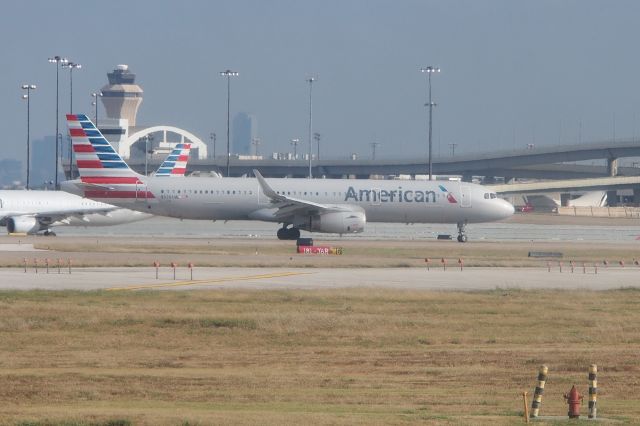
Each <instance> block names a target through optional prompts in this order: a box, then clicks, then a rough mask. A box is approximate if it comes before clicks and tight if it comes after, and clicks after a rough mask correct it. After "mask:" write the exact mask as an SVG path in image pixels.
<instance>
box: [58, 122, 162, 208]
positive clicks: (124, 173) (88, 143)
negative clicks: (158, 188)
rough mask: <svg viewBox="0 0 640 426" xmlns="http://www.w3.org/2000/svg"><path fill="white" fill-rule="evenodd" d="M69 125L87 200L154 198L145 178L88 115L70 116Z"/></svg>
mask: <svg viewBox="0 0 640 426" xmlns="http://www.w3.org/2000/svg"><path fill="white" fill-rule="evenodd" d="M67 125H68V126H69V133H70V135H71V142H72V145H73V152H74V154H75V156H76V164H77V167H78V173H79V174H80V180H81V181H82V183H83V184H85V186H86V187H87V189H85V191H84V192H85V193H84V195H85V196H86V197H88V198H93V199H101V200H103V199H104V200H105V201H106V200H119V199H127V198H128V199H148V198H153V194H151V193H150V192H148V191H147V190H146V185H144V182H143V181H142V178H143V176H142V175H140V174H138V173H136V172H134V171H133V170H132V169H131V168H130V167H129V166H128V165H127V163H125V162H124V160H123V159H122V157H120V155H119V154H118V153H117V152H116V151H115V149H113V147H112V146H111V144H110V143H109V141H107V140H106V139H105V137H104V136H103V135H102V133H101V132H100V130H98V129H97V128H96V126H95V125H94V124H93V123H92V122H91V120H90V119H89V118H88V117H87V116H86V115H84V114H67ZM113 204H116V203H113Z"/></svg>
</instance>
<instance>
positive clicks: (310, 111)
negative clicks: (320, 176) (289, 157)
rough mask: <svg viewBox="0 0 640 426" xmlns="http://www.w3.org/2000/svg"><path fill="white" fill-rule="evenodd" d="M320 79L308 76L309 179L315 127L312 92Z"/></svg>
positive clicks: (310, 176)
mask: <svg viewBox="0 0 640 426" xmlns="http://www.w3.org/2000/svg"><path fill="white" fill-rule="evenodd" d="M316 80H318V79H317V78H316V77H309V78H307V80H306V81H307V83H309V139H308V141H309V179H311V178H312V175H311V146H312V140H311V134H312V129H313V102H312V99H313V98H312V94H313V82H314V81H316Z"/></svg>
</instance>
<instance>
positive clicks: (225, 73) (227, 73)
mask: <svg viewBox="0 0 640 426" xmlns="http://www.w3.org/2000/svg"><path fill="white" fill-rule="evenodd" d="M220 75H221V76H223V77H227V177H229V169H230V166H229V163H230V161H231V142H230V140H229V114H230V111H231V77H237V76H238V75H239V73H238V72H236V71H231V70H226V71H222V72H221V73H220Z"/></svg>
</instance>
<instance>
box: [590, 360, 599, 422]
mask: <svg viewBox="0 0 640 426" xmlns="http://www.w3.org/2000/svg"><path fill="white" fill-rule="evenodd" d="M597 399H598V366H597V365H595V364H591V366H589V418H590V419H595V418H596V412H597V411H598V410H597V408H596V400H597Z"/></svg>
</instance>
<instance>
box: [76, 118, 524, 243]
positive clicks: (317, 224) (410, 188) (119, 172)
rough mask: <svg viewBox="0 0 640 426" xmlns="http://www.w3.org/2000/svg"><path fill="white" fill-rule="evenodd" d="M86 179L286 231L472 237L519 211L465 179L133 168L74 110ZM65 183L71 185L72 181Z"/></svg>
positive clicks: (182, 210)
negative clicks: (433, 232) (438, 227)
mask: <svg viewBox="0 0 640 426" xmlns="http://www.w3.org/2000/svg"><path fill="white" fill-rule="evenodd" d="M67 123H68V126H69V132H70V134H71V139H72V141H73V150H74V153H75V156H76V161H77V166H78V171H79V173H80V182H77V183H76V184H75V185H72V186H74V188H73V189H71V190H72V191H73V192H75V193H78V194H80V195H83V196H85V197H87V198H91V199H93V200H99V201H102V202H105V203H109V204H113V205H116V206H120V207H124V208H129V209H132V210H137V211H141V212H146V213H152V214H155V215H160V216H169V217H175V218H181V219H202V220H262V221H269V222H276V223H281V224H282V228H281V229H279V230H278V238H280V239H296V238H298V237H299V236H300V230H306V231H310V232H327V233H337V234H348V233H359V232H363V231H364V228H365V225H366V223H367V221H369V222H391V223H455V224H457V226H458V232H459V235H458V241H460V242H465V241H466V240H467V235H466V233H465V229H466V225H467V224H468V223H477V222H490V221H496V220H501V219H504V218H507V217H509V216H511V215H512V214H513V212H514V208H513V206H512V205H511V204H510V203H508V202H507V201H505V200H502V199H500V198H498V197H497V195H496V193H495V192H491V191H490V190H488V189H487V188H484V187H483V186H480V185H475V184H471V183H465V182H449V181H448V182H441V181H401V182H400V181H382V180H368V179H367V180H365V179H362V180H351V179H311V180H309V179H264V178H263V177H262V176H261V175H260V173H259V172H258V171H255V174H256V178H257V179H251V178H229V177H225V178H206V177H195V178H193V177H185V178H181V179H165V178H158V177H154V176H143V175H140V174H138V173H136V172H134V171H133V170H131V169H130V168H129V166H128V165H127V164H126V163H125V162H124V161H123V160H122V158H121V157H120V156H119V155H118V154H117V153H116V151H115V150H114V149H113V147H111V145H110V144H109V142H108V141H107V140H106V139H105V138H104V137H103V136H102V134H101V133H100V131H99V130H98V129H97V128H96V127H95V126H94V125H93V123H92V122H91V121H90V120H89V118H88V117H87V116H86V115H84V114H76V115H71V114H70V115H67ZM65 190H70V188H69V185H67V187H66V188H65Z"/></svg>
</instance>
